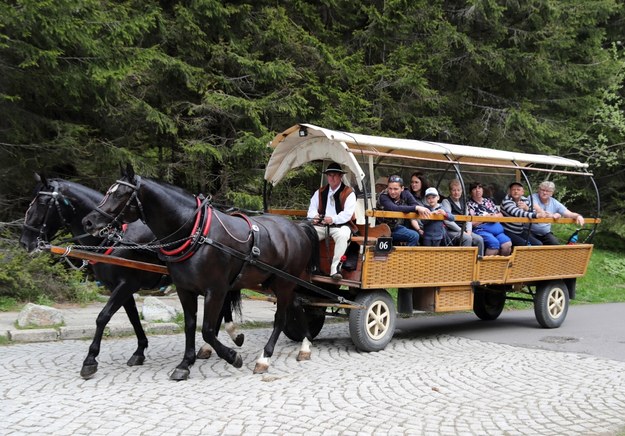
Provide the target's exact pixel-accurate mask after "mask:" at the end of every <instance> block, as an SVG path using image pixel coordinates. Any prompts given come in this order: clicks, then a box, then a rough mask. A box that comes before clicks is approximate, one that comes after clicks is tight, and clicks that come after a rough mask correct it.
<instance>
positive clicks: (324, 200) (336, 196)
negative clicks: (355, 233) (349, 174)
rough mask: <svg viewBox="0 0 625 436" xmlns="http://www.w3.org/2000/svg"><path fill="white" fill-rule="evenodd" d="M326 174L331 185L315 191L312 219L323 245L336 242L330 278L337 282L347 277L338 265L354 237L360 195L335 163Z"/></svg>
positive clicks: (311, 207)
mask: <svg viewBox="0 0 625 436" xmlns="http://www.w3.org/2000/svg"><path fill="white" fill-rule="evenodd" d="M324 172H325V174H326V177H327V180H328V184H327V185H325V186H323V187H321V188H319V189H318V190H317V191H315V193H314V194H313V196H312V197H311V199H310V206H309V207H308V218H310V219H312V223H313V224H314V225H315V230H317V235H318V236H319V240H320V241H321V240H323V239H325V238H326V237H328V235H329V236H331V237H332V239H334V244H335V245H334V254H333V257H332V264H331V266H330V276H331V277H332V279H334V280H341V279H342V278H343V276H342V275H341V274H340V273H339V271H338V265H339V262H340V260H341V257H342V256H343V255H344V254H345V250H347V244H348V242H349V238H350V237H351V235H352V230H351V227H350V225H349V223H350V222H351V221H352V219H353V218H354V211H355V210H356V194H354V191H353V190H352V188H350V187H349V186H347V185H345V184H344V183H343V181H342V178H343V174H345V171H343V169H342V168H341V166H340V165H339V164H337V163H336V162H332V163H331V164H330V165H328V168H326V170H325V171H324Z"/></svg>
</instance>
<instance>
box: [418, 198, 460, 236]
mask: <svg viewBox="0 0 625 436" xmlns="http://www.w3.org/2000/svg"><path fill="white" fill-rule="evenodd" d="M439 198H440V197H439V195H438V191H437V190H436V188H428V189H426V190H425V202H426V206H425V207H427V208H428V209H429V210H430V211H431V212H432V215H443V217H445V219H446V220H448V221H455V220H456V218H455V217H454V216H453V215H452V214H451V213H448V212H446V211H445V209H443V208H442V207H441V205H440V204H439V203H438V199H439ZM444 239H445V223H444V222H443V221H442V220H440V221H439V220H428V221H424V222H423V245H424V246H426V247H439V246H440V245H441V243H442V242H443V240H444Z"/></svg>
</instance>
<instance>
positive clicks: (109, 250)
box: [89, 223, 128, 265]
mask: <svg viewBox="0 0 625 436" xmlns="http://www.w3.org/2000/svg"><path fill="white" fill-rule="evenodd" d="M127 229H128V224H126V223H124V224H122V232H124V233H126V230H127ZM113 250H115V246H114V245H113V246H112V247H109V248H107V249H106V251H105V252H104V255H105V256H110V255H111V253H112V252H113ZM96 263H98V262H96V261H94V260H90V261H89V264H90V265H95V264H96Z"/></svg>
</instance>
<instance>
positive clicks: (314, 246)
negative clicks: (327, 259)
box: [298, 220, 320, 272]
mask: <svg viewBox="0 0 625 436" xmlns="http://www.w3.org/2000/svg"><path fill="white" fill-rule="evenodd" d="M298 225H299V226H300V227H301V228H302V229H303V230H304V232H305V233H306V236H308V239H309V240H310V244H311V250H312V251H311V255H310V259H309V261H308V272H315V271H317V270H318V269H319V261H320V259H319V236H318V235H317V231H316V230H315V227H314V226H313V224H312V223H311V222H310V221H309V220H302V221H300V222H299V223H298Z"/></svg>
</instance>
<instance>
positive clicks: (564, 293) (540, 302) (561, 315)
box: [534, 280, 569, 329]
mask: <svg viewBox="0 0 625 436" xmlns="http://www.w3.org/2000/svg"><path fill="white" fill-rule="evenodd" d="M568 311H569V289H568V288H567V287H566V284H564V282H563V281H562V280H551V281H548V282H543V283H540V284H538V285H537V287H536V295H534V314H535V315H536V320H537V321H538V324H540V325H541V326H542V327H544V328H546V329H553V328H558V327H560V326H561V325H562V323H563V322H564V320H565V318H566V314H567V313H568Z"/></svg>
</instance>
